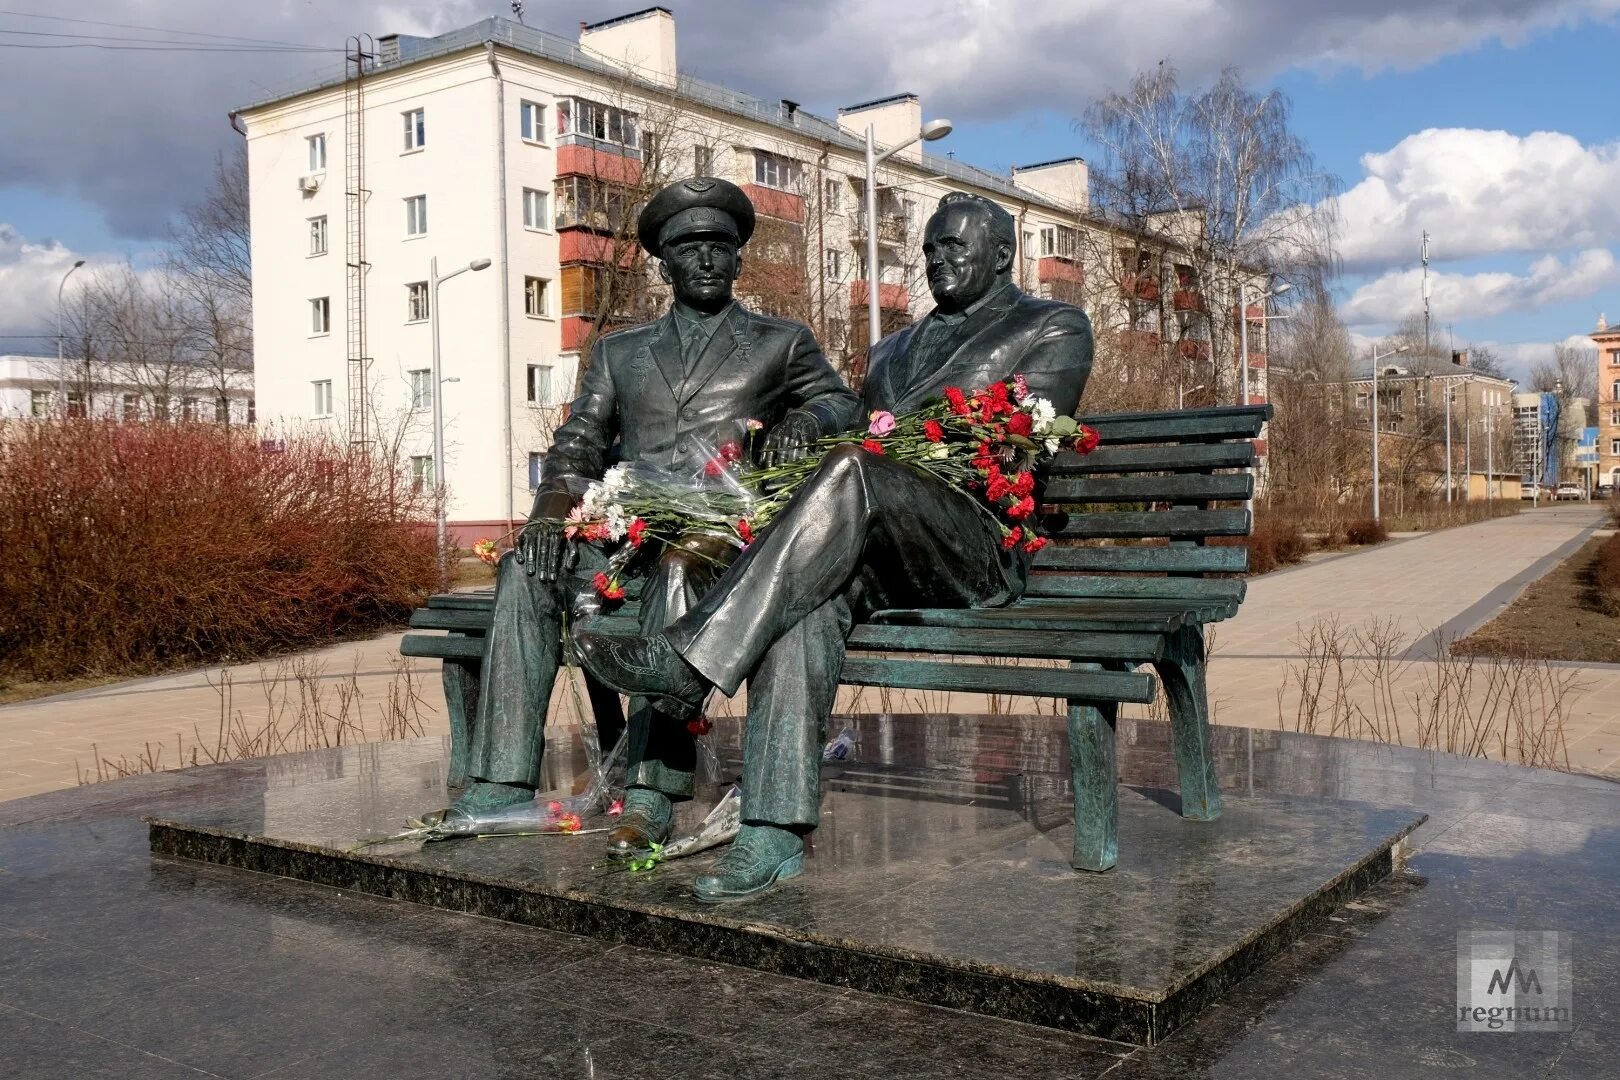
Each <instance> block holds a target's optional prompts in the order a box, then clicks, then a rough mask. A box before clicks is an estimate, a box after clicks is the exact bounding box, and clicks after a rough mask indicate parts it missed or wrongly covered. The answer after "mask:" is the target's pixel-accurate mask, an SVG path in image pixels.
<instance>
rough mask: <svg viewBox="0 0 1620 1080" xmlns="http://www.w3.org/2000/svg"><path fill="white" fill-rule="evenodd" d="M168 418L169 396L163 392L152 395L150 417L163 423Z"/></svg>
mask: <svg viewBox="0 0 1620 1080" xmlns="http://www.w3.org/2000/svg"><path fill="white" fill-rule="evenodd" d="M168 418H169V398H168V397H167V396H165V395H163V394H154V395H152V419H153V420H156V421H157V422H158V423H160V424H161V423H163V422H164V421H166V420H168Z"/></svg>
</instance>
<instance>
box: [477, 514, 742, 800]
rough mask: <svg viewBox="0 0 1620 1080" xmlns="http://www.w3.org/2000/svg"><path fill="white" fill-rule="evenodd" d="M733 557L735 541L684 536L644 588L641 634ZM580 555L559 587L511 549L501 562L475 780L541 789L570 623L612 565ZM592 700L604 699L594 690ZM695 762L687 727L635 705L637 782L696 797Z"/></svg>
mask: <svg viewBox="0 0 1620 1080" xmlns="http://www.w3.org/2000/svg"><path fill="white" fill-rule="evenodd" d="M735 555H736V548H735V547H733V546H732V545H731V544H729V543H727V542H725V541H724V540H721V539H719V538H717V537H712V536H705V535H695V536H688V537H683V538H681V540H680V541H679V542H678V543H676V544H673V545H671V546H670V547H669V548H668V549H666V550H665V551H664V552H662V553H661V554H660V555H659V556H658V558H657V561H656V562H655V563H654V564H653V566H652V567H651V569H650V571H649V573H648V575H647V578H646V581H645V583H644V586H643V588H642V591H641V597H642V599H641V611H640V616H639V617H640V622H641V628H642V632H643V633H656V632H657V631H659V630H661V629H663V628H664V627H665V626H666V625H667V624H668V623H669V622H670V621H671V620H673V619H675V618H677V617H679V616H680V615H681V614H683V613H684V612H685V611H686V610H687V609H688V608H690V607H691V606H692V604H693V603H694V602H695V601H696V600H697V598H698V597H700V596H701V595H702V594H703V593H704V591H705V590H707V589H708V588H709V587H710V586H711V585H712V584H713V583H714V581H715V579H716V578H717V577H718V575H719V573H720V571H721V570H722V569H724V567H725V566H726V565H727V564H728V563H729V562H730V561H731V559H732V558H733V557H734V556H735ZM576 556H577V562H576V566H575V570H574V572H573V573H571V574H568V575H565V576H563V577H561V578H559V579H558V580H557V581H553V582H547V581H542V580H540V578H539V576H538V575H530V574H528V573H526V572H525V570H524V568H523V565H522V564H521V563H519V562H517V560H516V559H515V558H514V557H513V555H512V553H511V552H507V553H506V554H505V555H503V556H502V557H501V560H500V562H499V564H498V565H497V568H496V578H495V614H494V622H493V625H491V627H490V631H489V636H488V637H487V638H486V639H485V643H484V662H483V671H482V674H481V681H480V685H479V695H478V710H477V714H476V716H475V717H474V719H473V722H472V723H471V725H470V728H471V730H470V731H469V733H468V736H469V756H468V766H467V772H468V775H469V776H470V777H472V778H473V779H476V780H488V781H494V782H498V783H507V784H524V785H527V786H529V787H538V786H539V784H540V766H541V761H542V760H543V757H544V754H545V725H546V716H547V713H548V711H549V708H550V703H551V692H552V688H553V686H555V684H556V681H557V669H558V667H559V666H560V664H561V662H562V629H563V617H564V615H565V613H566V612H567V611H568V608H569V604H570V600H571V598H572V597H573V596H575V595H577V594H578V592H579V591H581V590H583V589H588V588H590V579H591V577H592V576H594V574H595V573H596V571H597V570H599V569H601V568H602V567H603V566H604V565H606V559H605V556H604V555H603V553H602V552H601V550H600V549H599V548H596V547H592V546H590V545H584V544H581V545H578V546H577V547H576ZM610 692H611V691H609V693H610ZM591 696H592V697H593V698H594V697H596V696H597V692H596V690H595V689H593V692H592V695H591ZM603 749H604V750H607V749H608V747H606V746H604V747H603ZM696 762H697V746H696V743H695V741H694V739H693V736H692V734H691V733H690V732H688V731H687V730H686V726H685V725H684V724H680V723H677V722H676V721H674V720H673V719H671V718H669V717H667V716H663V715H662V714H660V713H659V712H658V711H657V710H656V709H654V708H653V707H652V706H651V705H649V704H648V703H647V702H646V701H645V700H643V699H641V698H634V699H632V700H631V702H630V717H629V741H628V765H629V780H628V782H629V784H630V786H632V787H649V788H652V789H654V790H656V791H661V792H663V793H664V794H666V795H669V796H671V797H672V798H683V797H689V796H690V795H691V793H692V785H693V779H694V772H695V768H696Z"/></svg>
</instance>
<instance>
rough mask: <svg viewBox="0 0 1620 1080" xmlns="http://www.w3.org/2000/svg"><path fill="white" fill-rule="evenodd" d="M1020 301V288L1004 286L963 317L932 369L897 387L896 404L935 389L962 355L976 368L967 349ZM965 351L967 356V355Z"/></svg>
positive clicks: (970, 390) (921, 372) (913, 376)
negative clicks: (938, 361)
mask: <svg viewBox="0 0 1620 1080" xmlns="http://www.w3.org/2000/svg"><path fill="white" fill-rule="evenodd" d="M1017 302H1018V291H1017V290H1016V289H1014V288H1011V287H1010V286H1009V287H1004V288H1003V289H1002V291H1001V292H1000V293H999V294H997V295H996V296H995V297H994V298H992V299H991V300H989V301H988V302H987V303H986V304H985V305H984V306H983V307H981V308H980V309H979V310H978V311H975V312H974V313H973V314H972V315H969V316H968V317H967V318H966V319H964V320H962V324H961V325H960V326H958V327H957V328H956V329H955V330H954V331H953V332H952V333H951V336H950V337H949V338H947V339H946V341H945V345H944V347H943V348H941V349H940V351H939V355H940V357H941V358H942V361H941V362H940V363H939V364H937V365H935V366H934V367H933V369H932V370H929V371H917V372H914V373H913V374H912V376H911V378H910V379H909V380H908V381H909V383H910V385H909V386H904V387H897V389H898V391H899V394H898V395H897V396H896V401H895V403H896V404H897V405H898V404H899V403H900V399H901V398H910V397H911V396H912V395H914V394H915V393H917V392H918V391H919V390H929V389H932V388H933V387H934V385H935V384H936V383H938V382H939V380H940V377H941V376H942V375H943V374H944V373H945V372H947V371H949V370H950V369H951V368H952V367H955V366H958V365H957V361H958V359H959V358H961V359H965V360H967V361H968V363H967V364H966V365H965V366H966V367H968V368H971V367H973V366H974V365H975V364H976V363H977V360H976V358H975V357H974V355H973V354H972V353H968V352H967V350H968V346H970V345H971V344H972V343H973V339H974V338H976V337H978V336H979V335H980V334H981V333H983V332H984V331H985V330H988V329H989V328H990V327H992V326H994V325H995V324H996V322H997V321H999V320H1000V318H1001V317H1002V316H1003V315H1005V314H1006V313H1007V309H1008V308H1010V307H1012V306H1013V305H1014V304H1015V303H1017ZM964 354H966V355H965V356H964ZM961 389H963V390H965V391H967V392H968V393H972V392H973V391H974V390H977V389H979V387H976V386H964V387H962V388H961Z"/></svg>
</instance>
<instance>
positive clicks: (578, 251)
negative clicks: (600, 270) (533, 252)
mask: <svg viewBox="0 0 1620 1080" xmlns="http://www.w3.org/2000/svg"><path fill="white" fill-rule="evenodd" d="M561 216H562V215H560V214H559V215H558V217H559V218H560V217H561ZM560 227H561V226H559V228H560ZM636 254H637V248H636V246H635V244H633V243H630V242H627V241H616V240H615V239H614V238H613V237H611V236H603V235H602V234H600V233H595V232H584V231H582V230H580V229H577V228H573V229H569V230H568V231H566V232H563V233H559V234H558V237H557V261H558V262H561V263H600V264H603V265H606V264H607V263H609V262H611V261H613V260H614V258H615V257H617V260H618V263H619V266H620V268H621V269H624V270H628V269H630V268H631V267H632V266H634V265H635V261H636Z"/></svg>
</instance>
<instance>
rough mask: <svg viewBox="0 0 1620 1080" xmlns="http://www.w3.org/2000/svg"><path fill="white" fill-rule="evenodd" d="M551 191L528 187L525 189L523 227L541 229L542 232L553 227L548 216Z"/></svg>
mask: <svg viewBox="0 0 1620 1080" xmlns="http://www.w3.org/2000/svg"><path fill="white" fill-rule="evenodd" d="M550 195H551V193H550V192H547V191H541V190H539V189H538V188H530V187H526V188H524V189H523V227H524V228H525V229H539V230H540V231H541V232H544V231H546V230H547V229H549V228H551V222H550V221H549V220H548V218H547V205H546V204H547V203H548V202H549V200H550Z"/></svg>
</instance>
